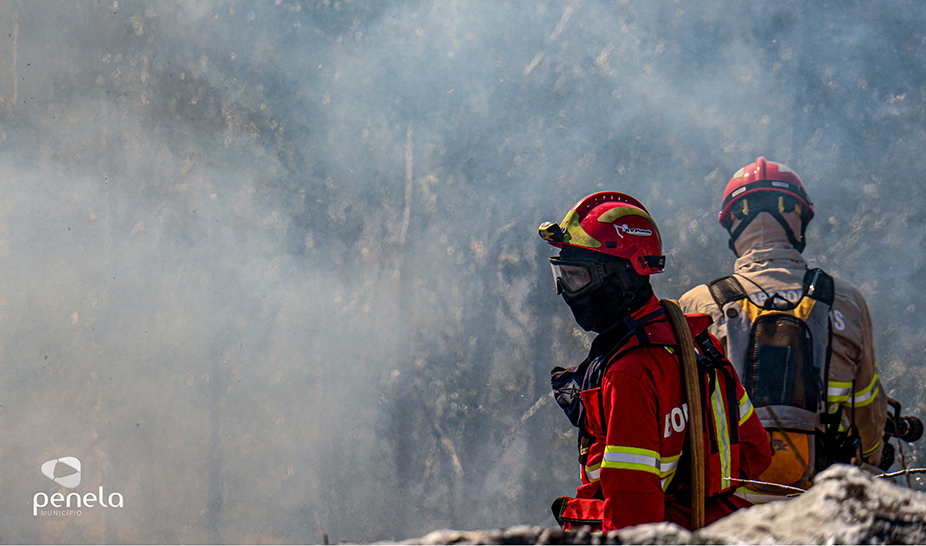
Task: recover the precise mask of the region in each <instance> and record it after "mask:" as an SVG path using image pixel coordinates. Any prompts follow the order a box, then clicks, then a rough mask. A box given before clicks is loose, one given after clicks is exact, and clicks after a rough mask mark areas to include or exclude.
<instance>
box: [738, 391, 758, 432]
mask: <svg viewBox="0 0 926 546" xmlns="http://www.w3.org/2000/svg"><path fill="white" fill-rule="evenodd" d="M739 406H740V422H739V424H740V426H743V423H745V422H746V421H747V420H749V418H750V417H751V416H752V414H753V413H755V409H754V408H753V407H752V401H751V400H749V395H748V394H746V393H745V392H744V393H743V397H742V398H740V401H739Z"/></svg>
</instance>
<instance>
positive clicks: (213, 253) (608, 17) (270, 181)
mask: <svg viewBox="0 0 926 546" xmlns="http://www.w3.org/2000/svg"><path fill="white" fill-rule="evenodd" d="M924 20H926V11H924V10H923V9H922V8H920V7H919V6H918V5H917V4H915V3H914V2H912V1H902V2H878V3H876V4H875V5H869V4H864V5H863V4H862V3H856V2H849V3H842V4H840V5H839V6H836V5H832V4H825V5H824V4H813V5H810V4H807V3H804V2H779V3H776V4H774V5H768V6H764V5H755V4H743V3H737V2H728V1H715V0H700V1H697V0H696V1H688V2H675V3H669V4H664V5H662V4H660V5H655V4H654V5H649V4H642V3H634V2H601V1H598V0H578V1H575V2H570V3H565V4H563V3H559V2H551V1H539V2H538V1H533V2H521V1H514V2H490V1H486V0H457V1H442V2H415V1H412V0H408V1H401V0H396V1H392V2H379V1H376V2H374V1H362V0H338V1H336V0H324V1H321V0H320V1H317V2H295V1H293V0H276V1H275V2H273V3H270V2H264V3H259V4H255V3H253V2H242V1H223V2H218V1H208V0H199V1H193V0H190V1H184V2H181V1H177V0H148V1H137V2H134V1H133V2H127V1H125V2H95V1H91V0H79V1H78V0H63V1H60V2H19V1H13V2H6V3H4V4H2V5H0V30H2V31H3V32H2V33H0V192H2V193H0V196H2V198H0V326H2V328H0V357H2V362H3V366H2V367H0V427H2V428H0V430H2V431H3V441H2V442H0V488H2V489H3V491H4V494H3V496H2V500H0V504H2V506H0V508H2V509H0V527H2V528H3V529H4V530H5V531H4V533H3V537H2V540H5V541H10V542H19V543H37V542H72V543H90V542H122V543H153V542H168V543H244V542H250V543H254V542H272V541H282V542H295V543H300V542H309V543H312V542H321V541H322V540H323V537H324V536H325V535H327V536H328V537H329V538H330V539H331V540H332V541H339V540H346V541H359V542H363V541H373V540H385V539H403V538H409V537H415V536H421V535H422V534H424V533H426V532H428V531H430V530H432V529H434V528H438V527H454V528H468V529H477V528H492V527H497V526H505V525H512V524H518V523H532V524H542V525H553V520H552V518H551V516H550V514H549V504H550V502H551V501H552V500H553V499H554V498H555V497H557V496H559V495H564V494H569V493H571V492H572V491H573V490H574V486H575V480H576V479H575V465H576V462H575V451H574V449H575V447H574V432H573V431H572V430H571V429H570V427H569V424H568V421H567V420H566V419H565V418H564V416H563V415H562V414H561V412H560V411H559V410H558V408H557V407H556V405H555V404H554V403H552V400H551V399H550V397H549V386H548V373H549V370H550V369H551V368H552V367H554V366H568V365H572V364H575V363H576V362H578V361H579V360H580V359H581V357H582V356H583V351H584V347H585V346H586V344H587V343H588V341H589V340H588V337H587V335H586V334H584V333H583V332H581V331H577V330H576V327H575V325H574V324H573V321H572V317H571V315H570V314H569V311H568V308H567V307H566V306H565V305H564V304H563V303H562V302H561V301H560V300H558V299H557V297H556V296H555V294H554V292H553V290H552V282H551V280H550V279H549V272H548V269H547V266H546V263H545V262H546V256H548V255H549V253H550V250H549V249H548V248H547V247H546V245H545V244H543V243H542V241H540V239H539V238H538V237H537V236H536V235H535V230H536V227H537V225H539V224H540V223H541V222H542V221H546V220H550V221H558V220H559V219H560V218H562V216H563V214H565V212H566V210H568V208H569V207H570V206H571V205H572V204H573V203H575V202H576V201H577V200H578V199H580V198H581V197H583V196H585V195H587V194H588V193H590V192H592V191H597V190H601V189H613V190H617V191H624V192H627V193H629V194H631V195H633V196H635V197H637V198H638V199H640V200H641V201H642V202H643V203H644V204H646V206H647V207H648V208H649V209H650V211H651V212H652V213H653V215H654V217H655V218H656V220H657V222H659V224H660V229H661V231H662V233H663V235H664V238H665V243H666V247H667V253H668V256H669V264H668V268H667V273H666V274H664V275H661V276H659V277H658V278H656V279H654V281H655V285H656V289H657V293H658V294H659V295H660V296H663V297H678V296H679V295H680V294H681V293H682V292H684V291H685V290H687V289H688V288H690V287H692V286H693V285H695V284H698V283H700V282H704V281H706V280H709V279H713V278H716V277H718V276H720V275H722V274H725V273H727V272H728V271H729V270H730V268H731V266H732V261H733V256H732V254H731V253H730V252H729V251H728V250H726V234H725V233H724V232H723V230H722V229H721V228H720V227H719V226H718V225H717V223H716V211H717V208H718V203H719V200H720V195H719V194H720V191H721V189H722V187H723V185H724V184H725V183H726V181H727V180H728V178H729V176H730V175H731V174H732V173H733V172H734V171H735V170H736V169H738V168H739V167H741V166H743V165H745V164H747V163H750V162H751V161H753V160H754V159H755V158H756V157H758V156H760V155H763V156H765V157H767V158H769V159H773V160H776V161H781V162H784V163H786V164H788V165H789V166H791V167H792V168H794V169H795V170H796V171H797V172H798V173H800V175H801V177H802V178H803V180H804V181H805V183H806V185H807V187H808V191H809V192H810V194H811V197H812V199H813V201H814V203H815V207H816V210H817V217H816V219H815V220H814V222H813V223H812V224H811V226H810V229H809V231H808V239H809V245H808V249H807V252H806V253H805V254H806V255H807V256H808V257H809V258H810V259H811V261H812V263H813V264H814V265H819V266H822V267H824V268H826V269H827V270H829V271H830V272H831V273H833V274H835V275H837V276H840V277H843V278H845V279H846V280H849V281H851V282H853V283H854V284H856V285H857V286H859V287H860V288H861V290H862V291H863V293H864V294H865V296H866V298H867V299H868V303H869V306H870V309H871V313H872V317H873V320H874V324H875V343H876V350H877V353H878V359H879V362H880V364H881V378H882V381H883V383H884V386H885V389H886V390H887V391H888V392H889V393H890V394H891V395H892V396H895V397H897V398H898V399H899V400H901V402H903V403H904V405H905V408H906V409H908V410H909V411H912V412H915V413H919V414H921V415H922V414H924V412H926V399H924V397H923V396H922V394H921V393H920V392H919V390H918V389H917V388H916V385H918V384H920V383H921V382H922V380H923V379H924V377H923V376H924V371H923V367H922V366H921V360H922V358H923V356H924V350H926V336H924V334H923V332H922V328H921V327H920V325H921V324H922V322H923V321H922V318H921V316H920V314H921V313H920V311H921V310H922V309H923V308H924V305H926V301H924V296H923V294H924V283H923V280H922V271H923V267H924V264H923V263H922V262H923V259H922V258H921V257H920V255H921V254H922V249H923V227H924V223H926V212H924V211H926V202H924V197H926V196H924V191H923V189H922V184H921V182H920V178H921V173H922V172H923V170H924V168H923V167H924V160H923V159H922V156H923V154H922V150H923V143H924V129H923V128H924V127H926V125H924V123H923V122H924V117H926V96H924V92H923V89H926V86H924V85H923V84H924V83H926V82H924V81H923V80H924V79H926V75H924V74H926V73H924V72H923V71H922V64H923V60H924V58H926V33H924V31H923V29H924V28H926V25H924V23H926V21H924ZM912 449H913V448H908V450H912ZM65 456H70V457H77V458H78V459H80V461H81V463H82V478H81V480H82V481H81V485H80V486H78V487H77V488H76V489H74V491H76V492H78V493H80V494H81V495H84V494H86V493H88V492H93V493H96V492H97V491H98V488H100V487H102V488H103V490H104V492H105V494H107V495H108V494H110V493H112V492H119V493H120V494H121V495H122V496H123V497H124V506H123V507H121V508H116V507H111V508H103V507H99V506H94V507H83V508H82V510H81V514H80V515H79V516H78V515H73V514H72V515H67V516H60V515H44V516H43V515H40V516H33V515H32V506H31V504H32V499H33V496H34V495H35V494H36V493H39V492H44V493H46V494H48V495H51V494H52V493H54V492H57V491H61V492H62V493H64V494H67V493H69V492H71V490H67V489H63V488H58V486H57V485H55V484H54V483H53V482H51V481H49V480H48V479H47V478H45V477H44V476H42V474H41V472H40V471H39V468H40V466H41V465H42V463H44V462H45V461H48V460H52V459H57V458H60V457H65ZM918 456H919V452H918V451H916V450H913V457H914V461H915V460H916V458H917V457H918ZM49 508H50V507H49Z"/></svg>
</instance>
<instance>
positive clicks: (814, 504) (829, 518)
mask: <svg viewBox="0 0 926 546" xmlns="http://www.w3.org/2000/svg"><path fill="white" fill-rule="evenodd" d="M691 540H692V542H697V543H702V544H703V543H709V544H734V543H741V544H924V543H926V495H924V494H923V493H918V492H916V491H913V490H910V489H907V488H904V487H900V486H898V485H895V484H894V483H892V482H889V481H887V480H882V479H878V478H875V477H874V476H872V475H871V474H869V473H867V472H863V471H861V470H859V469H858V468H856V467H854V466H847V465H835V466H832V467H830V468H828V469H827V470H825V471H823V472H821V473H820V474H819V475H818V476H817V478H816V484H815V485H814V486H813V487H812V488H810V489H809V490H808V491H807V492H806V493H804V494H802V495H801V496H799V497H796V498H794V499H791V500H788V501H783V502H774V503H770V504H765V505H762V506H754V507H752V508H750V509H748V510H741V511H739V512H736V513H734V514H732V515H730V516H728V517H726V518H724V519H722V520H720V521H718V522H715V523H714V524H713V525H710V526H708V527H705V528H704V529H701V530H700V531H698V532H696V533H694V535H693V536H692V538H691Z"/></svg>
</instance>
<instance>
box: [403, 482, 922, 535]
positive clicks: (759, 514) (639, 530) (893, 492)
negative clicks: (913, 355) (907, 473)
mask: <svg viewBox="0 0 926 546" xmlns="http://www.w3.org/2000/svg"><path fill="white" fill-rule="evenodd" d="M401 544H926V494H923V493H918V492H916V491H913V490H910V489H907V488H904V487H900V486H898V485H895V484H894V483H893V482H890V481H888V480H883V479H878V478H875V477H873V476H872V475H871V474H868V473H865V472H862V471H861V470H859V469H857V468H855V467H851V466H842V465H840V466H835V467H832V468H830V469H828V470H826V471H825V472H823V473H821V474H820V475H819V476H818V477H817V484H816V485H815V486H814V487H812V488H811V489H810V490H808V491H807V492H806V493H804V494H803V495H801V496H799V497H797V498H794V499H792V500H789V501H786V502H776V503H771V504H766V505H762V506H755V507H753V508H750V509H748V510H741V511H739V512H737V513H735V514H733V515H731V516H729V517H727V518H724V519H722V520H720V521H718V522H716V523H714V524H712V525H710V526H708V527H705V528H704V529H701V530H699V531H696V532H694V533H691V532H688V531H686V530H685V529H682V528H680V527H678V526H676V525H673V524H669V523H659V524H651V525H639V526H637V527H632V528H629V529H623V530H621V531H614V532H611V533H608V534H606V535H602V534H593V533H583V532H579V533H565V532H563V531H561V530H559V529H547V528H543V527H533V526H516V527H508V528H505V529H499V530H493V531H451V530H442V531H435V532H433V533H431V534H429V535H427V536H424V537H421V538H419V539H414V540H408V541H404V542H402V543H401Z"/></svg>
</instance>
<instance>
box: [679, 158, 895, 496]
mask: <svg viewBox="0 0 926 546" xmlns="http://www.w3.org/2000/svg"><path fill="white" fill-rule="evenodd" d="M719 216H720V223H721V225H722V226H723V227H724V228H726V229H727V231H728V232H729V233H730V248H731V250H733V252H734V253H735V254H736V256H737V260H736V263H735V266H734V269H735V271H734V274H733V275H731V276H730V277H725V278H723V279H718V280H717V281H713V282H712V283H708V284H706V285H700V286H697V287H695V288H694V289H692V290H690V291H689V292H688V293H686V294H685V295H683V296H682V298H681V299H680V300H679V303H680V304H681V307H682V309H683V310H684V311H685V312H686V313H706V314H709V315H711V317H713V319H714V324H713V325H712V326H711V333H713V334H714V335H715V336H716V337H717V338H718V339H719V340H720V342H721V343H722V344H723V345H724V347H725V348H726V350H727V356H728V357H729V359H730V360H731V361H732V362H733V364H734V367H735V368H736V371H737V373H738V374H739V376H740V378H741V379H742V381H743V385H744V386H745V387H746V389H747V393H748V394H749V397H750V399H751V400H752V401H753V404H754V405H755V406H756V411H757V412H758V413H759V414H760V417H761V418H762V422H763V425H765V427H766V430H767V431H768V432H769V434H770V439H771V442H772V450H773V460H772V465H771V466H770V467H769V469H768V470H767V471H766V472H765V474H763V477H762V478H760V480H761V481H768V482H774V483H780V484H784V485H790V486H796V487H800V488H806V487H809V486H810V485H811V483H812V479H813V474H815V473H816V472H819V471H820V470H822V469H823V468H824V467H826V466H828V465H829V464H832V463H834V462H845V463H849V462H854V463H856V464H860V463H863V462H867V463H869V464H871V465H874V466H877V465H878V464H879V462H880V460H881V448H882V436H883V432H884V425H885V419H886V416H887V394H886V393H884V391H883V388H882V386H881V382H880V381H879V379H878V367H877V364H876V362H875V353H874V346H873V340H872V325H871V317H870V315H869V312H868V306H867V305H866V303H865V299H864V298H863V297H862V295H861V293H860V292H859V291H858V289H856V288H855V287H854V286H852V285H851V284H849V283H847V282H844V281H842V280H840V279H834V278H833V277H830V276H829V275H827V274H826V273H825V272H823V271H820V270H816V269H808V267H807V262H806V261H805V260H804V257H803V256H802V255H801V252H802V251H803V249H804V232H805V229H806V227H807V223H808V222H809V221H810V219H811V218H813V204H812V203H811V202H810V200H809V199H808V198H807V195H806V192H805V190H804V186H803V183H802V182H801V180H800V178H799V177H798V176H797V174H796V173H794V172H793V171H791V169H789V168H788V167H786V166H785V165H782V164H779V163H775V162H772V161H766V160H765V159H764V158H761V157H760V158H758V159H757V160H756V162H755V163H753V164H751V165H748V166H746V167H744V168H742V169H740V170H739V171H737V173H736V174H734V175H733V178H732V179H731V180H730V182H729V183H728V184H727V187H726V190H725V191H724V202H723V208H722V210H721V212H720V215H719ZM784 315H787V316H784ZM795 318H797V319H800V321H797V320H795ZM801 324H804V325H803V326H801ZM808 347H809V348H808ZM814 373H817V374H818V375H819V378H818V379H815V378H814V377H813V375H814ZM814 384H816V385H819V387H814ZM815 396H816V398H814V397H815ZM783 493H784V491H781V490H775V489H774V488H771V487H765V486H761V485H755V484H747V485H745V486H744V487H742V488H740V490H739V493H738V494H740V495H741V496H743V497H745V498H747V499H748V500H751V501H753V502H763V501H767V500H773V499H777V498H781V497H780V496H779V495H781V494H783Z"/></svg>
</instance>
